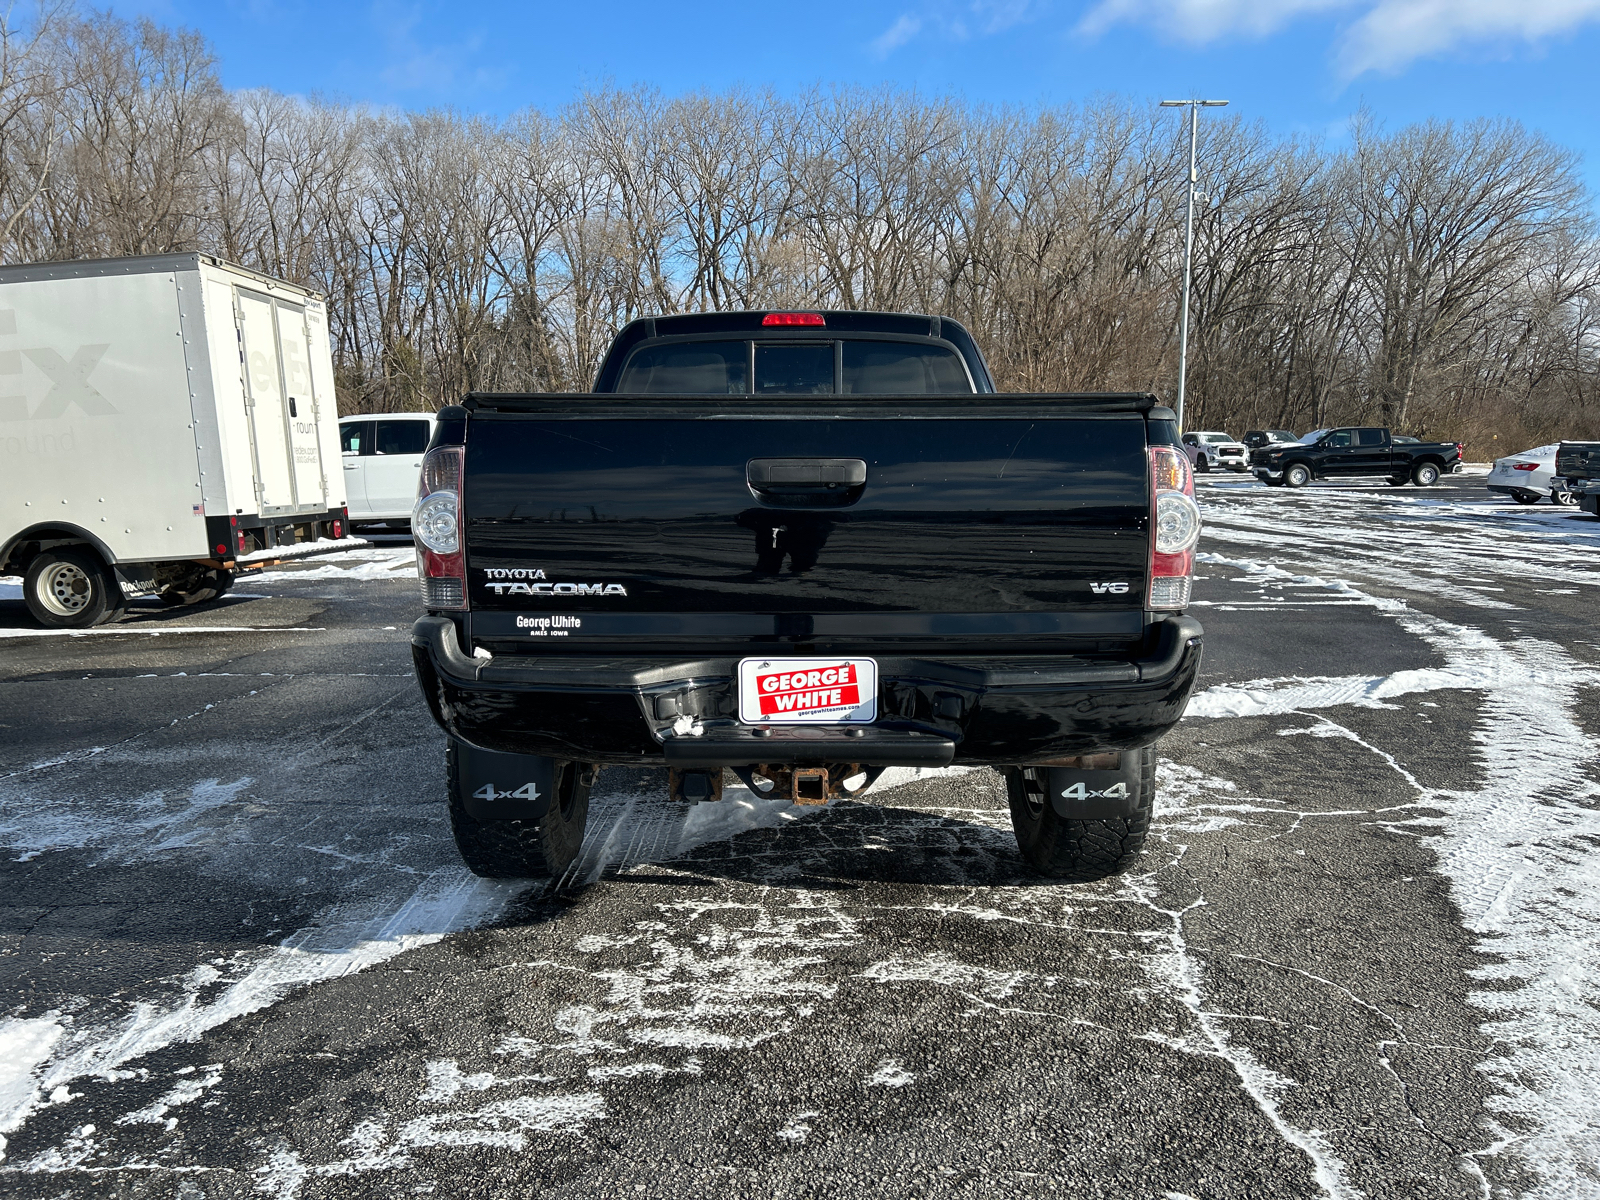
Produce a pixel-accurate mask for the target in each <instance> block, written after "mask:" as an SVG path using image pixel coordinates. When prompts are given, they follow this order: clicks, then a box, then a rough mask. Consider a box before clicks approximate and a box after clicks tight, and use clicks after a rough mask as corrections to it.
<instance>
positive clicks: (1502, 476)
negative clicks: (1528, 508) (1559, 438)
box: [1487, 444, 1577, 504]
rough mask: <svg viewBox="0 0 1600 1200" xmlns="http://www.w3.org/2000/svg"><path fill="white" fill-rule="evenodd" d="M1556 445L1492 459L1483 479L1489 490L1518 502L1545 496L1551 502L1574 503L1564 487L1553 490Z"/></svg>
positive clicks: (1572, 496)
mask: <svg viewBox="0 0 1600 1200" xmlns="http://www.w3.org/2000/svg"><path fill="white" fill-rule="evenodd" d="M1558 448H1559V444H1552V445H1549V446H1535V447H1534V448H1533V449H1532V450H1524V451H1523V452H1522V453H1521V454H1513V455H1512V456H1511V457H1510V458H1497V459H1495V460H1494V469H1493V470H1492V471H1490V472H1489V478H1488V480H1487V486H1488V488H1489V490H1490V491H1491V492H1498V493H1500V494H1501V495H1505V496H1510V497H1511V498H1512V499H1513V500H1515V501H1516V502H1517V503H1518V504H1537V503H1539V501H1540V500H1541V499H1542V498H1544V497H1545V496H1549V497H1550V501H1551V503H1553V504H1575V503H1576V502H1577V497H1576V496H1574V495H1573V494H1572V493H1571V492H1569V491H1566V490H1565V489H1561V490H1557V489H1556V488H1555V487H1554V486H1553V485H1552V483H1551V480H1552V479H1553V478H1554V476H1555V471H1556V450H1557V449H1558Z"/></svg>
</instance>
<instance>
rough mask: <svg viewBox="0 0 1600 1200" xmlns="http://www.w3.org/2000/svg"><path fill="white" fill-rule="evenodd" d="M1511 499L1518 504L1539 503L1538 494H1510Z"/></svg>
mask: <svg viewBox="0 0 1600 1200" xmlns="http://www.w3.org/2000/svg"><path fill="white" fill-rule="evenodd" d="M1511 498H1512V499H1513V500H1515V501H1516V502H1517V503H1518V504H1537V503H1539V493H1538V492H1512V493H1511Z"/></svg>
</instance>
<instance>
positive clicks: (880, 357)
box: [617, 338, 975, 396]
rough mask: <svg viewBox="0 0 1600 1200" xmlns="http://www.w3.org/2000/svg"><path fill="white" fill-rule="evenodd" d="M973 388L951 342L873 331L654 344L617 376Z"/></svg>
mask: <svg viewBox="0 0 1600 1200" xmlns="http://www.w3.org/2000/svg"><path fill="white" fill-rule="evenodd" d="M752 383H753V386H752ZM974 390H975V389H974V387H973V385H972V379H971V377H970V376H969V375H968V374H967V368H966V364H965V363H964V362H962V360H961V356H960V354H958V353H957V352H956V351H955V350H954V349H952V348H951V347H949V346H944V345H940V344H938V343H936V342H902V341H891V340H882V339H872V338H840V339H837V340H828V341H823V340H816V341H812V340H810V339H807V340H805V341H797V340H788V341H782V342H763V341H761V340H760V339H752V340H743V339H741V340H737V341H735V340H726V341H722V340H718V341H710V340H707V341H682V342H665V343H657V344H656V345H647V346H641V347H640V348H639V349H637V350H635V351H634V352H633V353H632V354H631V355H629V357H628V361H627V363H626V365H625V366H624V367H623V369H622V374H621V376H620V378H619V379H618V382H617V391H618V392H621V393H624V394H631V395H646V396H705V395H729V396H749V395H757V396H826V395H842V396H950V395H971V394H972V393H973V391H974Z"/></svg>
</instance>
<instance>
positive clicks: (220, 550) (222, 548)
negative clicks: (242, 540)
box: [217, 542, 228, 558]
mask: <svg viewBox="0 0 1600 1200" xmlns="http://www.w3.org/2000/svg"><path fill="white" fill-rule="evenodd" d="M227 552H228V543H227V542H218V543H217V557H218V558H221V557H222V556H223V555H224V554H226V553H227Z"/></svg>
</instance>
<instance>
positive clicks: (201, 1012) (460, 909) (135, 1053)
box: [0, 868, 520, 1131]
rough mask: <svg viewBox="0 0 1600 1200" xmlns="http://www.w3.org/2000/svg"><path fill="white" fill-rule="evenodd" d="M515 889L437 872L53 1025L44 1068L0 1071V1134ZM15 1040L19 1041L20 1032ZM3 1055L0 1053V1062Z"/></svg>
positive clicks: (469, 918) (456, 922) (491, 906)
mask: <svg viewBox="0 0 1600 1200" xmlns="http://www.w3.org/2000/svg"><path fill="white" fill-rule="evenodd" d="M519 890H520V889H519V888H518V887H517V886H516V885H514V884H505V883H491V882H489V881H488V880H481V879H477V878H475V877H474V876H471V875H469V874H468V873H467V872H466V870H465V869H464V868H448V869H443V870H439V871H435V872H434V873H433V874H431V875H430V876H428V878H427V879H426V880H425V881H424V882H423V883H422V885H421V886H420V887H418V888H417V889H416V890H415V891H414V892H412V893H411V895H410V896H409V897H408V898H406V900H405V901H404V902H403V903H401V904H400V905H399V906H398V908H395V909H390V908H387V907H385V906H383V905H376V906H374V908H375V911H372V912H369V913H366V914H359V913H350V912H348V911H346V912H339V911H338V910H335V912H333V913H329V914H325V915H324V917H323V918H322V921H323V923H319V924H312V925H310V926H308V927H307V928H305V929H302V930H300V931H299V932H298V933H296V934H295V935H294V936H293V937H291V938H289V939H288V940H287V941H285V942H283V943H282V945H280V946H277V947H275V948H274V949H272V950H270V951H267V952H265V953H262V954H258V955H252V956H244V957H241V959H240V960H239V961H238V963H237V964H236V965H235V966H234V972H235V973H234V975H233V978H232V979H231V980H230V979H229V977H228V976H226V975H224V974H223V972H222V971H219V970H218V969H217V968H216V967H214V966H210V965H205V966H201V967H197V968H196V969H195V970H194V971H191V972H190V973H189V975H188V976H186V977H185V978H184V979H183V980H182V981H181V983H180V986H179V989H178V991H179V994H178V995H177V996H176V997H175V998H172V999H169V1000H167V1001H164V1002H150V1001H146V1002H141V1003H139V1004H137V1005H135V1006H134V1008H133V1011H132V1012H131V1013H129V1014H128V1015H127V1016H126V1017H124V1018H123V1019H121V1020H120V1021H115V1022H111V1023H108V1024H105V1025H99V1026H92V1027H83V1028H75V1029H74V1031H73V1033H72V1035H71V1036H70V1037H67V1038H63V1037H62V1035H61V1032H60V1031H59V1030H58V1031H57V1032H56V1033H55V1034H53V1035H49V1043H48V1044H47V1045H44V1046H43V1052H44V1053H45V1055H46V1059H45V1060H42V1065H41V1060H35V1061H34V1062H32V1063H31V1064H30V1065H29V1067H28V1068H27V1069H26V1071H25V1072H24V1073H22V1074H21V1075H20V1079H21V1082H20V1085H19V1084H18V1083H17V1078H18V1076H17V1075H16V1074H15V1073H14V1072H11V1071H8V1072H7V1073H6V1074H4V1075H0V1079H6V1080H8V1081H9V1082H10V1085H11V1086H8V1087H7V1088H6V1089H5V1090H4V1091H3V1092H0V1130H6V1131H9V1130H12V1129H16V1128H17V1127H18V1126H20V1125H21V1124H22V1122H23V1121H25V1120H26V1119H27V1118H28V1117H29V1116H30V1115H31V1114H32V1113H33V1112H34V1111H35V1110H36V1109H38V1108H39V1107H41V1106H42V1105H43V1104H44V1103H46V1101H45V1100H44V1097H45V1096H46V1095H49V1094H51V1093H53V1092H54V1091H55V1090H56V1089H57V1088H60V1087H62V1086H64V1085H65V1084H67V1083H69V1082H70V1081H72V1080H74V1079H80V1078H83V1077H85V1076H90V1075H100V1076H107V1075H109V1074H110V1073H112V1072H113V1071H115V1070H116V1069H117V1068H120V1067H122V1066H123V1065H124V1064H125V1063H128V1062H132V1061H133V1060H135V1059H138V1058H141V1057H143V1056H144V1055H146V1054H149V1053H151V1052H152V1051H155V1050H159V1049H161V1048H162V1047H163V1046H169V1045H171V1044H173V1043H175V1042H189V1041H195V1040H196V1039H198V1038H199V1037H200V1036H201V1035H203V1034H204V1033H206V1032H207V1031H208V1030H211V1029H214V1028H216V1027H217V1026H219V1025H221V1024H223V1023H225V1022H227V1021H231V1020H233V1019H234V1018H235V1017H239V1016H243V1015H245V1014H246V1013H252V1012H256V1011H258V1010H259V1009H262V1008H266V1007H268V1006H269V1005H272V1004H275V1003H277V1002H278V1001H279V1000H281V999H282V998H283V997H284V996H286V995H288V994H289V992H291V991H293V990H294V989H296V988H299V987H304V986H306V985H309V984H314V983H319V982H321V981H323V980H326V979H337V978H339V977H340V976H343V975H350V974H354V973H355V972H357V971H362V970H365V969H366V968H367V967H370V966H373V965H375V964H377V963H381V962H384V961H386V960H388V959H390V958H393V957H394V956H395V955H397V954H400V953H403V952H404V951H406V950H410V949H413V948H414V947H417V946H424V945H428V944H430V943H432V942H437V941H439V940H440V939H441V938H443V937H444V936H445V935H447V934H449V933H453V932H456V931H457V930H460V929H466V928H470V927H471V926H473V925H476V924H478V923H479V922H481V921H483V920H485V919H487V918H488V917H490V916H491V915H493V914H494V913H496V912H499V911H500V910H501V909H503V908H504V906H505V904H506V903H507V902H508V901H509V900H510V898H511V897H513V896H514V895H516V894H517V892H518V891H519ZM39 1020H40V1021H46V1022H49V1023H51V1024H57V1023H58V1021H59V1019H58V1018H55V1017H51V1016H46V1017H43V1018H39ZM60 1023H64V1022H60ZM12 1024H14V1023H13V1022H7V1025H6V1028H9V1027H10V1026H11V1025H12ZM15 1036H17V1037H18V1044H19V1046H21V1045H23V1041H22V1035H21V1034H18V1035H15ZM40 1036H41V1031H40V1030H39V1029H35V1031H34V1032H33V1034H32V1040H30V1041H28V1042H27V1043H26V1044H27V1045H32V1046H38V1038H39V1037H40ZM11 1059H12V1056H10V1055H5V1056H0V1064H9V1063H10V1062H11ZM18 1061H19V1062H20V1061H21V1059H20V1058H19V1059H18ZM3 1069H4V1068H3V1067H0V1070H3Z"/></svg>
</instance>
